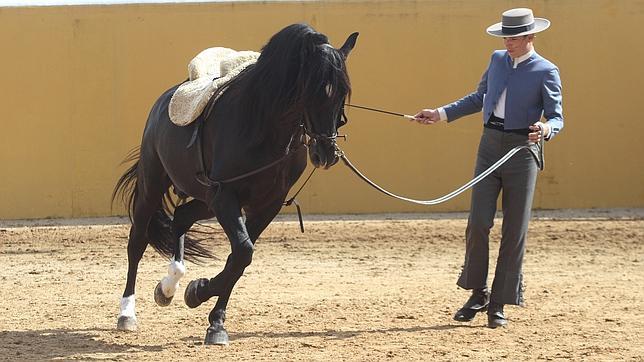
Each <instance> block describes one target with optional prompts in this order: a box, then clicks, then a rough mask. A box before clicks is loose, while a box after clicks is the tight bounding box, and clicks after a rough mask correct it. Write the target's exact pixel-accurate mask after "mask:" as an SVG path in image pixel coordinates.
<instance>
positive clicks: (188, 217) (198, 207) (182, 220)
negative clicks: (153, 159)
mask: <svg viewBox="0 0 644 362" xmlns="http://www.w3.org/2000/svg"><path fill="white" fill-rule="evenodd" d="M213 216H214V213H213V212H212V211H210V209H209V208H208V206H207V205H206V204H205V203H203V202H202V201H200V200H196V199H195V200H191V201H190V202H188V203H186V204H183V205H181V206H179V207H177V209H176V210H175V212H174V220H173V221H172V229H173V233H174V238H175V247H174V258H173V260H172V261H170V264H169V265H168V275H166V276H165V277H163V279H161V281H160V282H159V283H158V284H157V286H156V288H154V301H155V302H156V303H157V305H159V306H162V307H165V306H168V305H170V302H172V298H174V295H175V293H176V291H177V289H179V281H180V280H181V278H182V277H183V276H184V275H185V274H186V267H185V264H184V262H183V252H184V241H185V233H186V232H188V230H190V228H191V227H192V225H193V224H194V223H195V222H196V221H199V220H204V219H209V218H211V217H213Z"/></svg>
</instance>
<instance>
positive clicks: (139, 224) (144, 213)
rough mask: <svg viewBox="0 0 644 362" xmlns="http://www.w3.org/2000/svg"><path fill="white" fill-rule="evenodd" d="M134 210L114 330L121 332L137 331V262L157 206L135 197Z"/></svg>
mask: <svg viewBox="0 0 644 362" xmlns="http://www.w3.org/2000/svg"><path fill="white" fill-rule="evenodd" d="M135 197H136V200H135V210H134V215H133V221H132V227H131V228H130V237H129V239H128V243H127V261H128V268H127V281H126V283H125V291H124V292H123V297H122V298H121V303H120V310H121V311H120V314H119V317H118V321H117V324H116V328H117V329H118V330H122V331H135V330H136V329H137V320H136V310H135V294H134V291H135V287H136V275H137V272H138V268H139V262H140V261H141V258H142V257H143V253H144V252H145V249H146V248H147V246H148V239H147V235H146V234H147V232H146V231H147V227H148V225H149V223H150V219H151V218H152V214H153V213H154V210H155V209H156V207H157V205H152V204H150V203H148V202H146V201H145V200H143V199H142V198H140V197H138V196H135Z"/></svg>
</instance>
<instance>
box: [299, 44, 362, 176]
mask: <svg viewBox="0 0 644 362" xmlns="http://www.w3.org/2000/svg"><path fill="white" fill-rule="evenodd" d="M357 37H358V33H353V34H351V35H350V36H349V37H348V38H347V40H346V41H345V43H344V45H342V47H340V48H337V49H336V48H334V47H333V46H331V45H330V44H329V43H328V41H327V38H326V36H324V35H323V34H320V33H313V35H312V36H311V38H312V39H313V41H312V46H311V51H310V52H309V54H308V55H306V56H303V57H302V63H301V67H300V72H299V77H298V78H299V81H298V82H297V84H298V85H299V87H300V90H299V96H300V97H301V106H302V117H303V120H302V126H303V127H304V131H305V133H306V134H307V136H308V138H309V141H308V143H307V145H308V148H309V158H310V160H311V163H312V164H313V166H315V167H324V168H325V169H328V168H329V167H331V166H333V165H334V164H336V163H337V162H338V160H339V149H338V147H337V144H336V139H337V136H338V128H340V127H341V126H343V125H344V124H345V123H346V117H345V115H344V104H345V102H346V99H347V98H348V97H350V95H351V83H350V81H349V75H348V73H347V68H346V64H345V62H346V59H347V57H348V55H349V53H350V52H351V50H352V49H353V47H354V46H355V43H356V39H357Z"/></svg>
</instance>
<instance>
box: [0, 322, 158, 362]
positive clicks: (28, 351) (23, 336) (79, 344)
mask: <svg viewBox="0 0 644 362" xmlns="http://www.w3.org/2000/svg"><path fill="white" fill-rule="evenodd" d="M103 331H113V330H112V329H109V330H108V329H96V328H93V329H66V328H65V329H43V330H31V331H0V341H2V343H1V344H0V359H5V358H6V359H8V360H18V361H19V360H34V361H35V360H50V359H55V358H58V359H61V358H62V359H67V358H79V357H80V356H82V355H84V356H83V357H84V358H83V359H91V356H90V355H91V354H93V353H115V354H121V353H128V354H130V355H131V354H132V353H137V352H154V351H161V350H162V349H163V347H162V346H138V345H133V344H129V343H123V344H114V343H108V342H105V341H102V340H101V339H100V337H99V333H98V332H103ZM115 333H116V332H115Z"/></svg>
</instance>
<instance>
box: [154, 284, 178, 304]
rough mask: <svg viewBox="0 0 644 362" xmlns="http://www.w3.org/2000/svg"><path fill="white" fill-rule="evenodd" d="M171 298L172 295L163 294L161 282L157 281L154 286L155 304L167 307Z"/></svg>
mask: <svg viewBox="0 0 644 362" xmlns="http://www.w3.org/2000/svg"><path fill="white" fill-rule="evenodd" d="M172 298H174V295H173V296H171V297H166V296H165V295H164V294H163V289H161V282H159V283H157V286H156V288H154V301H155V302H157V305H158V306H161V307H167V306H169V305H170V302H172Z"/></svg>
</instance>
